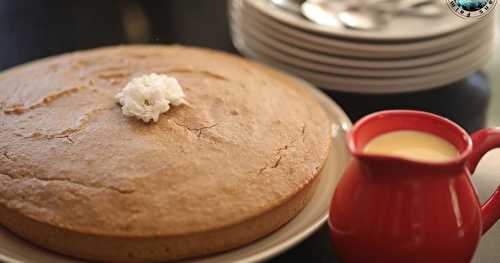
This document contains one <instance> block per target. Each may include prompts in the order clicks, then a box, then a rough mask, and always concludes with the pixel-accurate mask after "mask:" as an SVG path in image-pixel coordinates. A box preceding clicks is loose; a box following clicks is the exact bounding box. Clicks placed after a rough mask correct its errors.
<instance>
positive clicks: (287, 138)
mask: <svg viewBox="0 0 500 263" xmlns="http://www.w3.org/2000/svg"><path fill="white" fill-rule="evenodd" d="M149 73H158V74H166V75H169V76H172V77H175V78H176V79H177V80H178V82H179V83H180V85H181V86H182V87H183V89H184V92H185V94H186V101H187V102H188V103H186V104H184V105H180V106H175V107H173V108H171V109H170V110H169V111H168V112H166V113H164V114H162V115H161V117H160V118H159V120H158V122H156V123H144V122H142V121H140V120H138V119H135V118H131V117H127V116H124V115H123V114H122V113H121V110H120V105H119V104H117V101H116V99H115V95H116V94H117V93H118V92H119V91H120V90H121V89H122V88H123V87H124V86H125V85H126V83H127V82H128V81H129V80H130V79H132V78H134V77H137V76H141V75H144V74H149ZM329 133H330V123H329V121H328V117H327V115H326V113H325V112H324V111H323V110H322V108H321V106H320V105H319V103H318V102H317V101H316V99H315V97H314V96H313V95H311V94H310V93H309V91H307V90H306V89H304V88H303V87H301V86H300V84H299V83H298V82H297V81H295V80H292V79H291V78H289V77H287V76H286V75H284V74H282V73H279V72H277V71H274V70H272V69H270V68H268V67H265V66H262V65H259V64H256V63H252V62H249V61H247V60H244V59H242V58H238V57H236V56H233V55H229V54H225V53H222V52H217V51H212V50H208V49H202V48H192V47H183V46H147V45H142V46H141V45H137V46H116V47H106V48H98V49H93V50H88V51H80V52H74V53H69V54H64V55H60V56H55V57H50V58H46V59H42V60H39V61H35V62H32V63H29V64H26V65H22V66H19V67H16V68H13V69H10V70H7V71H5V72H3V73H2V74H0V224H1V225H3V226H4V227H6V228H7V229H9V230H11V231H12V232H14V233H15V234H17V235H19V236H21V237H23V238H25V239H26V240H28V241H31V242H32V243H35V244H37V245H38V246H41V247H43V248H46V249H49V250H52V251H55V252H58V253H61V254H65V255H69V256H73V257H78V258H82V259H87V260H96V261H105V262H156V261H169V260H177V259H184V258H191V257H199V256H204V255H209V254H212V253H216V252H222V251H226V250H229V249H232V248H237V247H240V246H243V245H245V244H249V243H251V242H252V241H255V240H257V239H259V238H262V237H264V236H266V235H268V234H270V233H271V232H273V231H275V230H276V229H278V228H279V227H280V226H282V225H284V224H285V223H286V222H288V221H289V220H291V219H292V218H293V217H294V216H295V215H297V213H298V212H300V211H301V209H302V208H303V207H304V206H305V205H306V204H307V202H308V200H309V199H310V197H311V195H312V194H313V192H314V189H315V186H316V184H317V183H318V177H319V175H320V171H321V169H322V168H323V165H324V163H325V160H326V158H327V155H328V151H329V147H330V139H329Z"/></svg>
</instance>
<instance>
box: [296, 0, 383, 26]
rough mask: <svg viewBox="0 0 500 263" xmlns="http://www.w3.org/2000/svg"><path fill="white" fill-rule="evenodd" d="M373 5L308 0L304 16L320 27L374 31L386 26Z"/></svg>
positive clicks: (329, 0) (303, 5) (303, 11)
mask: <svg viewBox="0 0 500 263" xmlns="http://www.w3.org/2000/svg"><path fill="white" fill-rule="evenodd" d="M370 5H371V3H370V2H368V3H366V2H365V1H363V0H358V1H331V0H307V1H306V2H304V3H303V4H302V8H301V11H302V15H303V16H305V17H306V18H307V19H309V20H311V21H313V22H314V23H316V24H319V25H325V26H344V27H347V28H352V29H357V30H374V29H377V28H380V27H381V26H383V25H385V24H386V21H385V19H384V18H383V17H382V16H381V13H380V12H376V11H374V10H373V9H372V8H371V7H370Z"/></svg>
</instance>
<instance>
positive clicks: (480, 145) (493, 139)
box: [467, 128, 500, 234]
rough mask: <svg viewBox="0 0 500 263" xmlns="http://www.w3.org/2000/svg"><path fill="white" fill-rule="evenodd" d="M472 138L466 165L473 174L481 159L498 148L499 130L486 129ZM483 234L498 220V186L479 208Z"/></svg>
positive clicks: (499, 208)
mask: <svg viewBox="0 0 500 263" xmlns="http://www.w3.org/2000/svg"><path fill="white" fill-rule="evenodd" d="M471 138H472V143H473V147H472V154H471V156H470V158H469V161H468V163H467V167H468V168H469V171H470V172H471V174H472V173H474V171H475V170H476V167H477V164H478V163H479V161H480V160H481V158H482V157H483V156H484V155H485V154H486V153H487V152H488V151H490V150H492V149H494V148H499V147H500V128H487V129H483V130H480V131H478V132H475V133H474V134H472V136H471ZM481 215H482V218H483V220H482V221H483V234H484V233H486V231H488V229H490V227H492V226H493V225H494V224H495V222H496V221H498V219H500V186H498V187H497V189H496V191H495V192H494V193H493V194H492V195H491V197H490V198H489V199H488V201H486V202H485V203H484V204H483V205H482V206H481Z"/></svg>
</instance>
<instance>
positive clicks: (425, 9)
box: [374, 0, 443, 17]
mask: <svg viewBox="0 0 500 263" xmlns="http://www.w3.org/2000/svg"><path fill="white" fill-rule="evenodd" d="M374 8H376V9H377V10H378V11H380V12H387V13H390V14H392V15H413V16H421V17H436V16H440V15H442V14H443V8H442V6H441V5H439V3H436V1H435V0H399V1H397V3H396V4H395V3H394V0H380V1H379V2H377V4H376V5H374Z"/></svg>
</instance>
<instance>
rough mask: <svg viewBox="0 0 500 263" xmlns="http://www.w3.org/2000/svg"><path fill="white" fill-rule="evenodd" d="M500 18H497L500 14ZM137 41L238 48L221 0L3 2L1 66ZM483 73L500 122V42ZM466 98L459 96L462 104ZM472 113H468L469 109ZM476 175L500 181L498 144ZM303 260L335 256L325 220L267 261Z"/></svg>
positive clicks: (498, 238) (492, 257)
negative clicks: (306, 235) (304, 236)
mask: <svg viewBox="0 0 500 263" xmlns="http://www.w3.org/2000/svg"><path fill="white" fill-rule="evenodd" d="M96 6H99V8H96ZM497 19H498V21H497V23H500V17H497ZM498 28H499V27H497V30H498ZM136 42H148V43H159V44H165V43H181V44H187V45H196V46H205V47H209V48H215V49H220V50H225V51H228V52H233V53H236V50H235V49H234V47H233V46H232V44H231V41H230V37H229V30H228V25H227V19H226V4H225V1H224V0H218V1H195V0H177V1H149V2H147V1H143V2H141V1H97V0H93V1H64V0H51V1H27V0H16V1H2V2H0V70H2V69H6V68H9V67H11V66H14V65H17V64H21V63H24V62H27V61H30V60H34V59H37V58H41V57H45V56H49V55H53V54H59V53H63V52H67V51H72V50H78V49H86V48H92V47H97V46H105V45H114V44H121V43H136ZM484 72H485V73H486V75H487V76H488V78H489V80H490V83H491V84H490V87H489V89H490V90H489V94H488V96H489V99H490V105H489V108H488V111H487V113H486V122H487V126H500V74H498V73H499V72H500V43H499V42H497V47H496V52H495V53H494V55H493V56H492V58H491V59H490V62H489V63H488V65H487V66H486V67H485V68H484ZM437 92H438V91H436V93H437ZM403 96H404V95H403ZM408 96H413V95H412V94H409V95H408ZM457 97H458V96H457ZM334 99H335V97H334ZM445 99H447V100H450V98H449V96H447V95H443V97H441V98H438V99H437V100H438V102H437V103H441V101H443V100H445ZM453 99H454V98H453V97H452V98H451V100H453ZM457 100H464V99H463V98H461V99H459V98H457ZM404 101H406V98H405V100H404ZM408 101H409V102H408V103H409V104H408V105H406V106H408V107H410V108H411V107H412V106H411V105H412V104H411V99H409V100H408ZM341 102H342V101H339V103H340V104H342V103H341ZM430 103H432V102H430ZM467 103H468V101H454V104H458V105H460V104H463V105H466V104H467ZM355 106H356V105H355ZM453 110H454V109H451V111H453ZM456 110H457V111H458V109H456ZM349 111H352V112H349ZM349 111H348V113H350V114H353V115H356V113H357V112H356V107H354V108H350V109H349ZM358 113H359V112H358ZM467 118H469V119H471V117H470V116H469V117H467ZM477 118H481V116H477ZM471 120H472V119H471ZM464 128H466V129H467V130H474V129H476V128H477V127H475V126H474V127H467V126H466V125H464ZM473 181H474V183H475V184H476V186H477V189H478V192H479V195H480V198H481V200H483V201H484V200H485V199H486V198H487V197H488V196H489V195H490V194H491V193H492V192H493V191H494V190H495V189H496V187H497V186H498V185H499V184H500V150H494V151H492V152H490V153H489V154H487V155H486V156H485V157H484V159H483V160H482V161H481V163H480V165H479V168H478V170H477V172H476V174H475V175H474V177H473ZM499 244H500V223H498V224H496V225H495V226H494V227H493V228H492V229H491V230H490V231H489V232H488V233H487V234H486V235H485V236H484V238H483V239H482V240H481V243H480V246H479V248H478V250H477V252H476V255H475V257H474V260H473V262H475V263H493V262H500V249H499V248H500V245H499ZM303 261H310V262H338V260H337V259H336V258H335V253H334V251H333V250H332V249H331V246H330V241H329V236H328V230H327V227H326V226H323V227H322V228H321V229H320V230H319V231H318V232H317V233H315V234H313V235H312V236H311V237H310V238H308V239H307V240H305V241H304V242H302V243H300V244H299V245H297V246H296V247H295V248H293V249H291V250H289V251H288V252H286V253H284V254H282V255H280V256H278V257H276V258H274V259H272V260H270V262H303Z"/></svg>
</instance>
